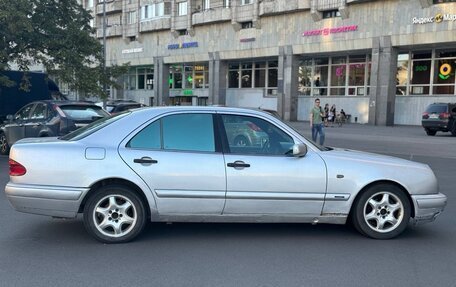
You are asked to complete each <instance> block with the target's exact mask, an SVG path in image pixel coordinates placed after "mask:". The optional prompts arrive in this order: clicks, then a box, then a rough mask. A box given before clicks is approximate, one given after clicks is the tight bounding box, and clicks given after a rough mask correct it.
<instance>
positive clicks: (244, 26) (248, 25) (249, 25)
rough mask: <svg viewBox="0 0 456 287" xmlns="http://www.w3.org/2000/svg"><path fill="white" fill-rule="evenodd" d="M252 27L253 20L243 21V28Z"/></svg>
mask: <svg viewBox="0 0 456 287" xmlns="http://www.w3.org/2000/svg"><path fill="white" fill-rule="evenodd" d="M250 28H253V22H252V21H249V22H242V23H241V29H250Z"/></svg>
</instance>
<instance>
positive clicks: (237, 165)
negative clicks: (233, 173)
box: [227, 160, 250, 167]
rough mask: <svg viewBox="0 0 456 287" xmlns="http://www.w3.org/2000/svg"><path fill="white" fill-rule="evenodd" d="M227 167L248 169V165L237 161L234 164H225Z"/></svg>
mask: <svg viewBox="0 0 456 287" xmlns="http://www.w3.org/2000/svg"><path fill="white" fill-rule="evenodd" d="M227 166H228V167H250V164H248V163H245V162H243V161H240V160H237V161H235V162H229V163H228V164H227Z"/></svg>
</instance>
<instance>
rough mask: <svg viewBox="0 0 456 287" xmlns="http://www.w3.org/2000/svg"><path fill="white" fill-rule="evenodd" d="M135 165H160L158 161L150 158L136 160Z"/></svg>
mask: <svg viewBox="0 0 456 287" xmlns="http://www.w3.org/2000/svg"><path fill="white" fill-rule="evenodd" d="M133 162H134V163H151V164H152V163H158V160H155V159H151V158H150V157H142V158H135V159H134V160H133Z"/></svg>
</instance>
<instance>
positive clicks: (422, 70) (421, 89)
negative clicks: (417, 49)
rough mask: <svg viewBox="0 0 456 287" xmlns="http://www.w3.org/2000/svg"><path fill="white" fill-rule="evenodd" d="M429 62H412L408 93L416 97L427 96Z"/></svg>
mask: <svg viewBox="0 0 456 287" xmlns="http://www.w3.org/2000/svg"><path fill="white" fill-rule="evenodd" d="M431 63H432V61H431V60H418V61H412V68H411V69H412V70H411V76H410V84H411V85H412V87H411V90H410V93H411V94H416V95H422V94H429V84H430V82H431Z"/></svg>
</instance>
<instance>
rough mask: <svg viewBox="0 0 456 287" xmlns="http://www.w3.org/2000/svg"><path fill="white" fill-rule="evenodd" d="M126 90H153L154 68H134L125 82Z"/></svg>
mask: <svg viewBox="0 0 456 287" xmlns="http://www.w3.org/2000/svg"><path fill="white" fill-rule="evenodd" d="M124 89H125V90H153V89H154V68H153V67H134V68H131V69H130V71H129V72H128V74H127V75H126V77H125V80H124Z"/></svg>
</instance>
